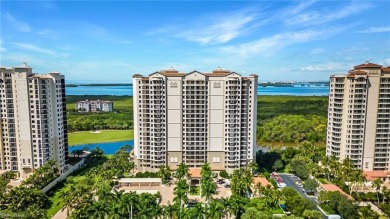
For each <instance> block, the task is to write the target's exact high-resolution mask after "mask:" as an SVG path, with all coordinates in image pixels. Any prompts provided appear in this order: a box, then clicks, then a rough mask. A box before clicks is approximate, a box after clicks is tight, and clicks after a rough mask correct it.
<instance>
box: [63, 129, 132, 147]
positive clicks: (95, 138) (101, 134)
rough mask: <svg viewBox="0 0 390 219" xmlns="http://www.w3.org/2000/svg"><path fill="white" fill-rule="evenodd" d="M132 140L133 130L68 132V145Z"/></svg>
mask: <svg viewBox="0 0 390 219" xmlns="http://www.w3.org/2000/svg"><path fill="white" fill-rule="evenodd" d="M128 140H133V130H99V131H98V132H91V131H79V132H71V133H69V134H68V142H69V145H80V144H93V143H103V142H117V141H128Z"/></svg>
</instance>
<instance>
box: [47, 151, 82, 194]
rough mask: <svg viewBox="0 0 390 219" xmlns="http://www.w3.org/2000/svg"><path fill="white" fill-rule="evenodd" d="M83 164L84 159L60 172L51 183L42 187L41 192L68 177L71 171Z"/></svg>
mask: <svg viewBox="0 0 390 219" xmlns="http://www.w3.org/2000/svg"><path fill="white" fill-rule="evenodd" d="M83 165H84V159H82V160H81V161H80V162H78V163H77V164H75V165H74V166H72V167H70V168H69V169H68V170H67V171H65V172H64V173H63V174H61V175H60V176H59V177H57V178H56V179H55V180H53V181H52V182H51V183H49V184H48V185H47V186H45V187H44V188H43V189H42V192H45V193H46V192H47V191H49V190H50V189H51V188H53V187H54V186H55V185H57V184H58V183H60V182H61V181H63V180H64V179H65V178H66V177H68V176H69V175H70V174H71V173H73V172H74V171H76V170H77V169H79V168H80V167H81V166H83ZM69 166H71V165H69Z"/></svg>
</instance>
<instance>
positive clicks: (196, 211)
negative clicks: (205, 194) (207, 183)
mask: <svg viewBox="0 0 390 219" xmlns="http://www.w3.org/2000/svg"><path fill="white" fill-rule="evenodd" d="M190 212H191V218H196V219H202V218H204V216H205V214H206V211H205V208H204V207H203V205H202V203H199V202H198V203H196V205H195V206H194V207H193V208H191V211H190Z"/></svg>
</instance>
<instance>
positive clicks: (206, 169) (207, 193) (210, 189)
mask: <svg viewBox="0 0 390 219" xmlns="http://www.w3.org/2000/svg"><path fill="white" fill-rule="evenodd" d="M200 173H201V186H200V195H201V197H204V198H205V199H206V203H208V202H209V201H210V199H211V198H212V197H213V195H214V194H217V188H216V186H215V183H214V181H213V178H212V172H211V167H210V164H209V163H205V164H203V165H202V169H201V172H200Z"/></svg>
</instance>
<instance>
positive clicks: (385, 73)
mask: <svg viewBox="0 0 390 219" xmlns="http://www.w3.org/2000/svg"><path fill="white" fill-rule="evenodd" d="M389 125H390V67H382V66H381V65H377V64H373V63H368V62H366V63H364V64H361V65H358V66H355V67H354V69H353V70H351V71H349V72H348V74H342V75H333V76H331V77H330V91H329V109H328V133H327V142H326V154H327V155H328V156H331V155H334V156H336V157H338V158H339V159H340V160H342V159H344V158H347V157H348V158H350V159H351V160H352V161H353V163H354V164H355V166H356V167H357V168H360V169H362V170H363V171H373V170H390V161H389V158H390V128H389Z"/></svg>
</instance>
